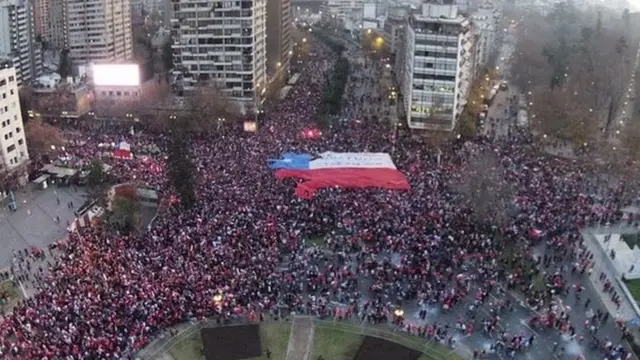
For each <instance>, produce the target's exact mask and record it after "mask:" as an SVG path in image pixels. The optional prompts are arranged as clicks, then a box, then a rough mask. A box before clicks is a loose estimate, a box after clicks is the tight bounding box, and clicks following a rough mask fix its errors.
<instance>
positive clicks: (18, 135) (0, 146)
mask: <svg viewBox="0 0 640 360" xmlns="http://www.w3.org/2000/svg"><path fill="white" fill-rule="evenodd" d="M0 123H1V124H2V126H1V127H0V172H4V171H11V170H13V169H15V168H16V167H18V166H20V165H22V164H24V163H25V162H26V161H28V160H29V152H28V151H27V142H26V140H25V134H24V125H23V123H22V112H21V111H20V99H19V97H18V78H17V72H16V69H15V68H14V67H13V64H12V63H11V61H9V60H5V61H2V60H0Z"/></svg>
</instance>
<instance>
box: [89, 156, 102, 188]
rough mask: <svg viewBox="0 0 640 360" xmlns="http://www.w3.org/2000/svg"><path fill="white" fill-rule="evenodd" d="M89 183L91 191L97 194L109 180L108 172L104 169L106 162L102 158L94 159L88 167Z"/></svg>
mask: <svg viewBox="0 0 640 360" xmlns="http://www.w3.org/2000/svg"><path fill="white" fill-rule="evenodd" d="M88 171H89V174H88V175H87V185H88V186H89V189H90V190H91V192H93V193H95V194H97V193H98V192H99V191H100V190H101V189H102V186H103V185H105V183H106V182H107V173H106V172H105V171H104V163H103V162H102V161H101V160H100V159H92V160H91V162H90V163H89V168H88Z"/></svg>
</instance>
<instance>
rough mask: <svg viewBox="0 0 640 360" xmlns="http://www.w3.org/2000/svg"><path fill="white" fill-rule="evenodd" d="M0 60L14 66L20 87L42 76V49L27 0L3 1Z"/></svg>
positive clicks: (0, 28) (0, 10) (0, 21)
mask: <svg viewBox="0 0 640 360" xmlns="http://www.w3.org/2000/svg"><path fill="white" fill-rule="evenodd" d="M0 57H2V58H3V59H5V60H10V61H11V62H12V64H13V67H15V71H16V79H17V85H18V86H22V85H23V84H26V83H29V82H30V81H31V80H32V79H34V78H36V77H38V76H40V74H42V47H41V45H40V43H38V42H37V41H36V33H35V26H34V18H33V7H32V6H31V3H29V2H28V1H26V0H0Z"/></svg>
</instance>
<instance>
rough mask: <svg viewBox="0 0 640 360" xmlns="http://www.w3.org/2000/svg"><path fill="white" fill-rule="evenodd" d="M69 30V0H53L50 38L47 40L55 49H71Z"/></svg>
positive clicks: (50, 15) (50, 17) (50, 16)
mask: <svg viewBox="0 0 640 360" xmlns="http://www.w3.org/2000/svg"><path fill="white" fill-rule="evenodd" d="M67 29H68V26H67V0H51V11H50V13H49V38H48V39H46V40H48V41H49V43H50V44H51V45H52V46H53V47H54V48H55V49H59V50H62V49H69V33H68V32H67Z"/></svg>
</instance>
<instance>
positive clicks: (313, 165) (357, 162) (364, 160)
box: [309, 152, 396, 170]
mask: <svg viewBox="0 0 640 360" xmlns="http://www.w3.org/2000/svg"><path fill="white" fill-rule="evenodd" d="M309 168H310V169H312V170H313V169H331V168H386V169H394V170H395V169H396V166H395V165H394V164H393V160H391V156H389V154H387V153H337V152H325V153H322V154H320V159H316V160H312V161H311V162H310V163H309Z"/></svg>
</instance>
